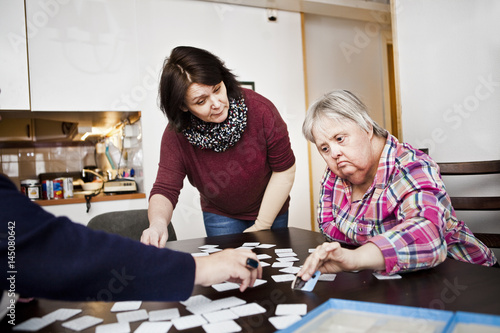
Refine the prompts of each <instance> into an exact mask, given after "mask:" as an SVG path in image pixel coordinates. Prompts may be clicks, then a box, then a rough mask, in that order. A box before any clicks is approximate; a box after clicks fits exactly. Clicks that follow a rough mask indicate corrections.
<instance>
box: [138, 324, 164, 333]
mask: <svg viewBox="0 0 500 333" xmlns="http://www.w3.org/2000/svg"><path fill="white" fill-rule="evenodd" d="M170 327H172V323H171V322H169V321H158V322H154V323H152V322H149V321H145V322H143V323H142V324H141V325H139V327H138V328H137V329H136V330H135V331H134V333H167V332H168V330H169V329H170Z"/></svg>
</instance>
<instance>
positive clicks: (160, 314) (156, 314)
mask: <svg viewBox="0 0 500 333" xmlns="http://www.w3.org/2000/svg"><path fill="white" fill-rule="evenodd" d="M180 316H181V315H180V313H179V309H177V308H173V309H163V310H153V311H149V321H162V320H172V319H174V318H179V317H180Z"/></svg>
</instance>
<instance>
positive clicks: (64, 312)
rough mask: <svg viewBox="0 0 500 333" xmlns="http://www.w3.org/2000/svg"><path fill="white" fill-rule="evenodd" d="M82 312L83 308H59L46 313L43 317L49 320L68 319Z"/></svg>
mask: <svg viewBox="0 0 500 333" xmlns="http://www.w3.org/2000/svg"><path fill="white" fill-rule="evenodd" d="M80 312H82V309H65V308H62V309H58V310H55V311H53V312H51V313H49V314H46V315H45V316H43V317H42V318H43V319H46V320H49V321H55V320H68V319H69V318H71V317H73V316H75V315H77V314H79V313H80Z"/></svg>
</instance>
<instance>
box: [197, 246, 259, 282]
mask: <svg viewBox="0 0 500 333" xmlns="http://www.w3.org/2000/svg"><path fill="white" fill-rule="evenodd" d="M248 258H251V259H254V260H256V261H257V262H259V259H257V255H256V254H255V253H254V252H252V251H250V250H246V249H238V250H234V249H226V250H224V251H220V252H217V253H212V254H211V255H209V256H204V257H195V258H194V260H195V263H196V273H195V281H194V283H195V284H198V285H202V286H211V285H213V284H216V283H221V282H224V281H229V282H235V283H240V284H241V285H240V291H244V290H245V289H246V288H247V287H252V286H253V284H254V283H255V280H256V279H257V278H259V279H260V278H262V266H261V265H260V264H259V265H258V266H257V268H253V267H249V266H248V265H247V259H248Z"/></svg>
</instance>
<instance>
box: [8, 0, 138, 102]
mask: <svg viewBox="0 0 500 333" xmlns="http://www.w3.org/2000/svg"><path fill="white" fill-rule="evenodd" d="M10 2H21V3H22V1H3V3H10ZM135 15H136V7H135V0H107V1H97V0H86V1H82V0H65V1H50V2H47V1H39V0H26V27H27V33H28V48H29V72H30V85H31V89H30V92H31V110H32V111H134V110H137V104H138V103H136V101H137V99H138V98H140V97H141V96H139V95H140V94H141V93H142V91H138V90H137V87H141V88H142V86H141V85H139V84H138V82H139V80H138V73H139V71H138V61H137V59H138V57H137V24H136V16H135Z"/></svg>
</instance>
